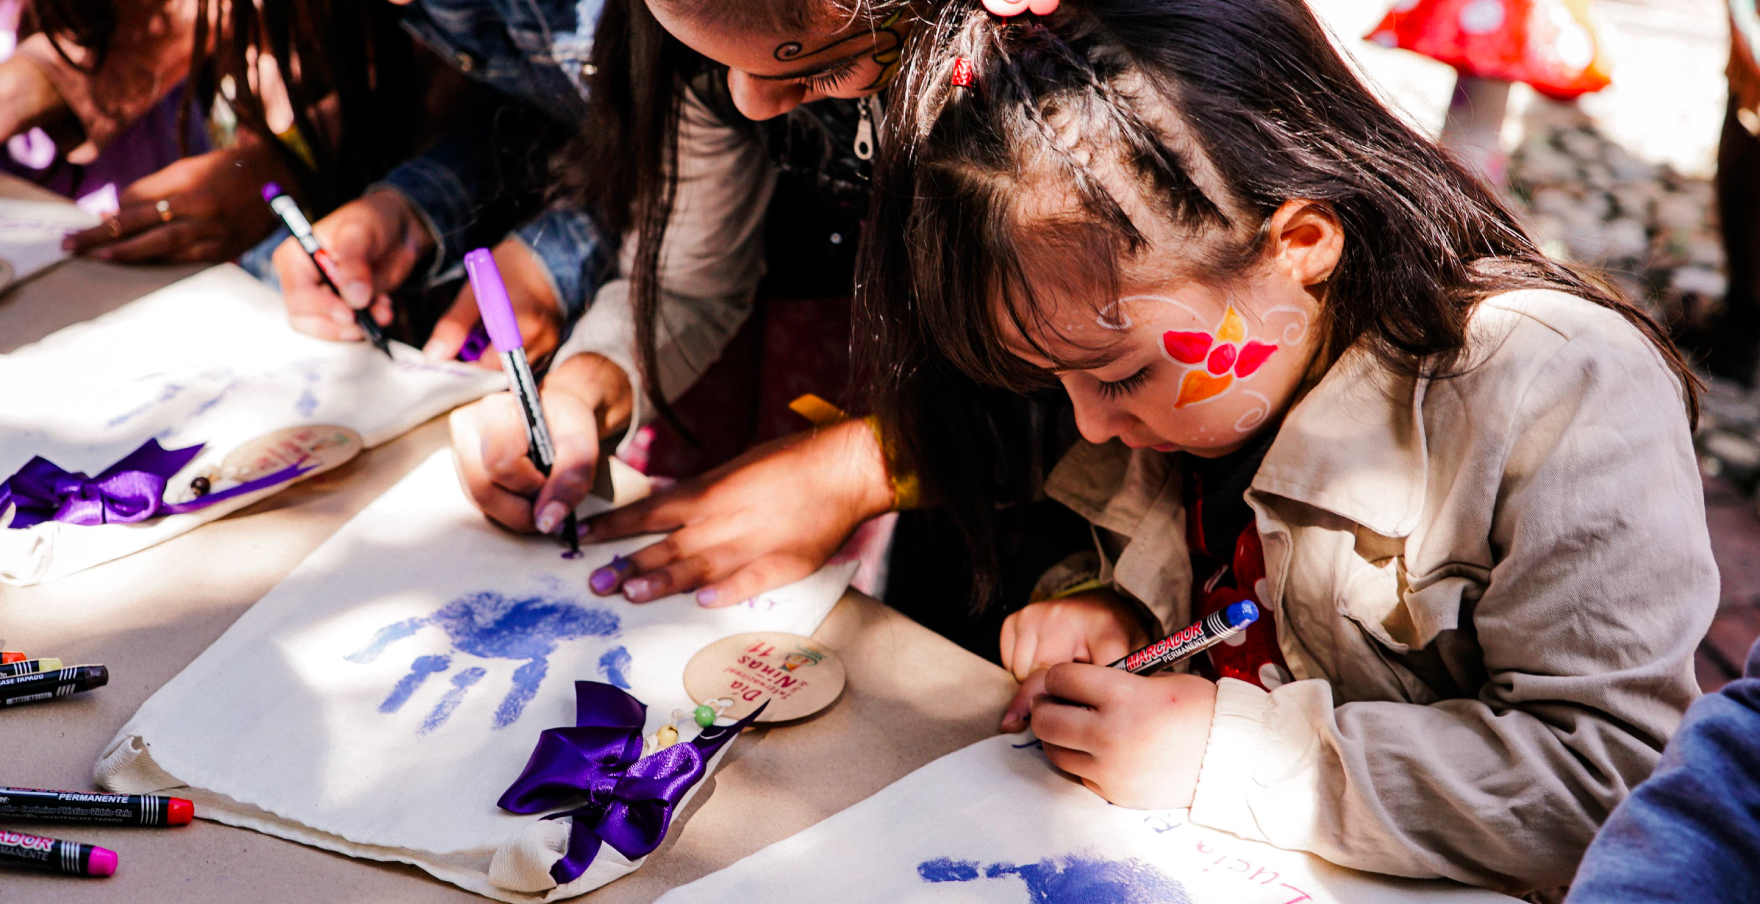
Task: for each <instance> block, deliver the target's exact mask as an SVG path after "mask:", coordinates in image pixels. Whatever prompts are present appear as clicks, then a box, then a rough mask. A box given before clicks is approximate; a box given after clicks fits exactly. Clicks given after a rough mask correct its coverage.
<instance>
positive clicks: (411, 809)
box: [95, 451, 855, 902]
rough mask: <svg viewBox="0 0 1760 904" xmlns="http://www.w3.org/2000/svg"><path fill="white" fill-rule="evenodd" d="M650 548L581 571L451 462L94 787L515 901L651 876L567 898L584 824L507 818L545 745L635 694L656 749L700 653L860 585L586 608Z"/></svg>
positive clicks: (129, 744)
mask: <svg viewBox="0 0 1760 904" xmlns="http://www.w3.org/2000/svg"><path fill="white" fill-rule="evenodd" d="M650 540H651V538H649V540H643V539H633V540H625V541H620V542H615V543H605V544H598V545H591V546H587V547H584V548H583V552H584V553H585V555H584V556H583V557H582V558H580V559H575V560H567V559H564V558H563V557H562V553H563V548H562V546H561V544H560V543H559V542H557V541H556V540H555V539H553V538H545V537H530V536H516V535H513V534H510V533H508V532H506V531H504V530H501V529H499V528H497V527H495V526H494V525H492V524H490V523H489V522H488V521H487V520H486V519H484V518H483V516H482V514H481V513H479V512H478V511H477V510H476V509H474V508H472V506H471V505H470V503H469V502H468V501H467V500H466V499H465V498H464V496H463V494H462V492H461V491H460V489H459V486H458V478H457V477H456V476H455V474H454V471H453V464H452V460H451V454H450V453H449V452H446V451H442V452H439V453H436V454H435V455H434V456H433V457H432V458H430V459H429V460H428V461H427V462H425V463H423V464H422V465H421V466H420V467H418V468H417V469H416V470H415V471H414V472H412V473H411V474H410V475H409V476H408V477H406V478H405V479H404V480H403V481H402V482H400V483H398V484H397V485H396V486H395V487H393V488H392V489H391V490H390V491H389V492H387V493H386V494H385V495H384V496H383V497H381V498H380V499H378V500H377V501H375V502H374V503H373V504H372V505H371V506H368V507H367V508H366V509H365V510H364V511H362V512H361V513H360V514H359V515H357V516H355V518H354V519H353V520H351V521H349V522H348V523H347V524H346V525H344V526H343V527H342V529H341V530H339V531H338V532H337V533H336V534H335V535H334V536H332V537H331V538H330V539H329V540H327V541H326V542H325V543H324V544H323V545H322V546H320V547H319V548H318V549H317V551H315V552H314V553H313V554H312V555H311V557H310V558H308V559H306V561H304V562H302V563H301V564H300V566H299V567H298V568H296V569H295V570H294V571H293V573H292V574H290V575H289V576H288V577H287V579H286V580H285V581H282V582H281V584H279V585H278V586H276V587H275V589H273V590H271V591H270V592H269V593H268V595H266V596H264V597H263V599H262V600H260V601H259V602H258V603H257V604H256V605H255V606H253V607H252V608H251V609H250V610H249V611H247V612H246V613H245V614H244V616H243V617H241V618H240V619H239V620H238V622H237V623H236V624H234V625H233V626H232V628H231V629H230V630H228V631H227V632H226V633H225V634H224V635H222V636H221V637H220V639H219V640H217V641H215V643H214V645H213V646H212V647H210V648H209V649H208V650H207V651H206V652H204V653H203V654H202V655H201V656H199V657H197V658H196V660H195V661H194V662H192V663H190V665H189V667H188V668H186V669H184V671H183V672H182V673H181V674H179V675H178V676H177V677H176V678H173V679H172V680H171V681H170V682H169V683H168V684H166V685H165V687H164V688H162V689H161V690H160V691H159V692H158V693H157V694H154V695H153V696H152V697H151V698H150V699H148V700H147V702H146V703H145V704H143V705H142V706H141V708H140V711H139V712H138V713H136V714H135V716H134V718H133V719H132V720H130V721H129V723H128V724H127V725H126V726H124V727H123V728H122V730H121V732H119V733H118V735H117V736H116V738H115V739H114V740H113V741H112V742H111V745H110V747H109V749H108V750H107V751H106V753H105V756H104V759H103V760H102V761H100V762H99V764H98V766H97V768H96V770H95V772H96V776H97V780H98V783H99V784H100V785H102V786H104V787H106V788H110V789H114V790H118V791H120V790H122V789H129V790H130V791H132V792H142V791H146V790H148V789H152V790H164V789H167V788H171V787H180V786H184V785H187V786H189V787H188V789H187V790H184V791H179V792H178V793H179V795H180V796H184V797H188V798H190V799H192V800H194V801H195V802H196V812H197V814H198V815H200V816H202V817H204V818H209V819H215V820H218V821H220V822H224V823H228V824H231V825H239V826H245V827H247V828H252V829H257V830H258V831H262V832H266V833H268V834H271V835H278V836H280V837H283V838H289V839H292V840H294V841H300V842H304V843H306V844H311V845H315V846H317V847H321V848H326V849H328V850H333V851H339V852H341V853H345V854H351V855H354V856H357V857H366V858H370V859H375V860H393V861H400V862H403V863H411V864H414V865H416V866H419V867H421V868H422V869H425V870H427V871H428V872H430V873H432V874H433V875H435V876H437V877H439V878H441V879H444V880H446V881H448V882H452V883H454V884H456V885H459V886H462V887H464V888H466V889H469V890H471V891H474V892H477V893H479V894H483V895H487V896H489V897H492V898H496V899H498V900H502V901H513V902H528V901H553V900H558V899H561V898H566V897H570V896H572V895H577V894H580V893H582V892H585V891H588V890H591V889H593V888H596V887H598V886H600V885H603V884H604V883H606V882H609V881H610V880H612V879H615V878H617V877H618V876H621V875H623V874H624V873H627V872H629V871H630V870H632V869H634V868H635V867H636V866H637V865H639V864H632V863H630V862H629V861H627V860H625V859H624V858H623V857H622V856H621V855H619V854H618V853H617V852H616V851H614V850H612V849H611V848H610V847H609V846H606V847H603V848H601V849H600V851H599V854H598V857H597V859H595V860H594V862H593V864H592V866H591V867H590V868H589V869H588V870H587V871H586V873H584V874H582V875H581V876H580V877H579V878H577V879H575V880H574V881H572V882H570V883H568V884H567V885H566V886H563V887H560V888H556V887H554V886H555V882H554V880H552V879H551V878H550V876H549V874H548V870H549V868H550V866H551V864H553V863H555V862H556V860H558V859H560V857H561V856H562V852H563V849H564V840H565V839H566V837H567V834H568V824H567V822H568V821H567V820H549V821H545V820H543V819H541V818H540V817H539V816H517V815H514V814H511V813H507V812H505V811H502V810H500V809H498V808H497V807H496V805H495V802H496V800H497V799H498V798H499V797H500V796H501V794H502V792H503V791H505V790H506V789H507V787H508V786H509V785H510V784H511V783H512V782H513V780H514V779H515V778H517V777H518V776H519V774H520V771H521V769H523V768H524V767H525V765H526V761H527V759H528V758H529V757H530V756H531V753H532V749H533V747H534V745H535V744H536V743H537V740H538V735H539V733H540V732H541V731H543V730H544V729H546V728H555V727H562V726H572V725H574V724H575V723H574V704H575V695H574V681H576V680H595V681H602V682H607V683H611V684H616V685H619V686H623V687H626V688H627V689H628V690H629V692H630V693H631V694H632V695H634V696H635V697H636V699H638V700H640V701H642V702H643V703H645V704H647V707H648V720H647V724H646V725H645V727H644V731H645V732H646V733H652V732H653V731H655V730H656V729H658V728H659V727H660V726H661V725H664V724H670V723H671V721H672V717H673V711H674V710H675V709H678V710H683V711H685V712H689V711H690V710H692V709H693V708H694V707H695V706H696V703H695V702H694V701H692V700H691V699H690V697H689V695H688V694H687V693H686V692H685V689H684V678H683V676H684V668H685V663H686V662H688V661H689V660H690V658H691V656H693V655H694V654H696V652H697V651H698V650H700V649H702V648H703V647H705V646H708V645H709V644H710V643H711V642H713V641H715V640H718V639H720V638H722V637H727V636H730V635H733V634H741V633H745V632H749V631H790V632H794V633H798V634H811V633H812V632H813V631H814V630H815V629H816V628H817V627H818V626H819V623H820V622H821V621H823V620H824V618H825V616H826V615H827V614H828V613H829V612H830V611H831V608H832V606H834V605H835V604H836V602H837V600H838V598H839V597H841V596H842V594H843V590H844V587H845V585H846V583H847V582H848V580H849V575H850V573H851V572H852V571H853V570H854V567H855V565H854V563H850V564H848V565H843V566H831V567H827V568H825V569H822V570H820V571H819V572H818V573H816V574H814V575H812V576H810V577H808V578H806V579H805V580H803V581H800V582H798V583H796V584H792V585H790V586H788V587H785V588H782V589H780V590H776V591H773V592H770V593H766V594H764V595H762V596H760V597H758V598H757V599H755V600H753V601H751V602H750V603H747V604H742V605H739V606H732V607H728V608H724V609H705V608H702V607H700V606H698V605H697V604H696V602H695V600H694V599H693V598H692V597H690V596H689V595H684V594H680V595H675V596H672V597H668V598H666V599H663V600H657V601H655V602H651V603H646V604H643V605H635V604H632V603H629V602H626V601H624V600H623V599H622V598H621V597H612V598H601V597H597V596H593V595H592V594H591V593H590V592H589V591H588V590H587V587H586V582H587V576H588V575H589V574H590V573H591V571H592V570H593V569H595V568H598V567H600V566H603V565H605V564H607V563H608V562H609V561H610V560H611V558H612V555H613V554H623V555H628V554H629V553H632V552H634V551H635V550H637V549H639V548H641V547H643V546H645V545H647V543H648V542H650ZM725 749H726V748H723V750H724V751H725ZM714 765H715V764H714V762H713V761H712V762H711V763H710V764H709V768H710V770H711V771H712V770H713V769H714ZM707 774H709V773H705V775H707ZM683 811H684V806H683V805H682V804H681V805H680V806H679V807H678V809H677V812H680V813H682V812H683Z"/></svg>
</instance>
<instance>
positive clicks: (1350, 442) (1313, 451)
mask: <svg viewBox="0 0 1760 904" xmlns="http://www.w3.org/2000/svg"><path fill="white" fill-rule="evenodd" d="M1429 383H1430V381H1429V378H1428V377H1424V376H1411V375H1407V374H1401V373H1397V372H1395V371H1392V370H1390V369H1389V368H1387V367H1386V366H1385V365H1384V364H1382V363H1381V362H1380V360H1378V359H1377V358H1376V356H1375V355H1374V354H1373V353H1372V352H1370V351H1369V350H1368V349H1367V348H1366V347H1364V346H1362V345H1360V344H1359V345H1356V346H1353V347H1352V348H1351V349H1350V350H1349V351H1347V352H1346V353H1345V354H1344V356H1343V357H1341V358H1340V359H1339V360H1338V362H1337V363H1336V364H1334V365H1333V366H1332V367H1331V368H1329V369H1328V370H1327V371H1326V373H1325V374H1324V375H1323V376H1321V378H1320V381H1319V383H1318V384H1316V385H1315V386H1314V388H1313V389H1311V390H1309V391H1308V393H1307V394H1306V395H1305V396H1303V397H1302V398H1301V399H1299V400H1298V401H1297V402H1296V404H1295V405H1293V406H1291V408H1290V410H1289V413H1288V414H1287V415H1285V417H1284V421H1283V426H1282V427H1280V428H1279V429H1278V431H1277V438H1276V439H1274V440H1272V443H1271V448H1270V449H1269V450H1267V452H1266V453H1265V463H1264V464H1263V465H1261V466H1260V468H1259V472H1258V474H1256V475H1255V476H1254V477H1253V486H1252V490H1253V491H1254V492H1256V493H1268V494H1273V495H1277V496H1282V497H1284V498H1286V499H1291V500H1294V501H1296V502H1301V503H1304V504H1307V505H1311V506H1314V507H1316V508H1320V509H1324V510H1326V511H1328V512H1331V513H1333V514H1335V515H1338V516H1340V517H1342V518H1346V519H1348V520H1351V521H1354V522H1356V523H1358V524H1361V525H1363V526H1364V527H1367V528H1368V529H1370V530H1372V531H1374V532H1375V533H1378V534H1381V535H1383V536H1387V537H1405V536H1408V535H1410V534H1411V533H1412V531H1413V530H1415V529H1416V528H1417V526H1418V519H1419V516H1420V515H1421V514H1422V512H1423V508H1424V490H1425V484H1426V481H1427V478H1428V466H1427V461H1428V458H1427V456H1428V450H1427V438H1426V436H1425V433H1424V420H1423V404H1424V395H1425V391H1426V390H1427V389H1428V388H1429Z"/></svg>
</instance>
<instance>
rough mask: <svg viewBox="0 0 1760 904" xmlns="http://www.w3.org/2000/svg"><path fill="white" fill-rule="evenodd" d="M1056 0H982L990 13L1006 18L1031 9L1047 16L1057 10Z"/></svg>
mask: <svg viewBox="0 0 1760 904" xmlns="http://www.w3.org/2000/svg"><path fill="white" fill-rule="evenodd" d="M1057 4H1058V0H984V8H985V9H987V10H989V11H990V12H991V13H993V14H995V15H998V16H1002V17H1003V18H1007V17H1009V16H1018V15H1020V14H1021V13H1024V12H1028V11H1031V12H1032V14H1033V15H1035V16H1049V15H1051V14H1052V13H1054V12H1057Z"/></svg>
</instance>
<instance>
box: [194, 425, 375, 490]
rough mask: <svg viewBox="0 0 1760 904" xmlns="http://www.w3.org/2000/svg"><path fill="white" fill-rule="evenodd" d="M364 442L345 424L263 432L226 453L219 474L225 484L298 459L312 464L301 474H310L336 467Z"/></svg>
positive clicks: (249, 478)
mask: <svg viewBox="0 0 1760 904" xmlns="http://www.w3.org/2000/svg"><path fill="white" fill-rule="evenodd" d="M365 445H366V444H365V443H363V442H362V441H361V435H360V434H359V433H356V432H354V431H353V430H350V429H348V428H347V427H330V426H322V425H314V426H307V427H290V428H288V429H286V430H277V431H275V432H274V433H266V434H264V435H262V436H259V437H257V438H256V439H253V440H251V441H250V442H247V443H244V444H242V445H240V446H239V447H238V448H236V449H233V450H232V451H231V452H229V453H227V454H226V458H225V459H224V460H222V461H221V462H220V477H221V479H222V480H225V481H227V482H229V483H248V482H250V481H252V480H256V479H257V478H259V477H267V476H269V475H270V474H273V473H275V472H276V471H280V470H282V469H284V468H288V467H291V466H293V465H296V464H299V463H301V462H304V463H306V464H307V465H316V467H314V468H312V470H311V471H309V472H307V473H306V474H304V475H302V476H303V477H311V476H313V475H316V474H322V473H324V472H325V471H328V470H330V469H332V468H336V467H340V466H341V465H342V464H343V463H345V462H347V461H348V460H349V459H351V458H354V457H355V456H356V455H359V454H360V451H361V449H362V448H364V447H365Z"/></svg>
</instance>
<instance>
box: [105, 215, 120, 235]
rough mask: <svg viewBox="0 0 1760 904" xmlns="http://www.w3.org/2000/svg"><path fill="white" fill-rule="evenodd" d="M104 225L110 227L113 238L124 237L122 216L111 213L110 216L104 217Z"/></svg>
mask: <svg viewBox="0 0 1760 904" xmlns="http://www.w3.org/2000/svg"><path fill="white" fill-rule="evenodd" d="M104 225H106V226H108V227H110V237H111V238H113V239H119V238H122V218H121V217H119V216H116V215H115V214H111V215H110V216H108V217H105V218H104Z"/></svg>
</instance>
